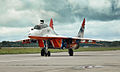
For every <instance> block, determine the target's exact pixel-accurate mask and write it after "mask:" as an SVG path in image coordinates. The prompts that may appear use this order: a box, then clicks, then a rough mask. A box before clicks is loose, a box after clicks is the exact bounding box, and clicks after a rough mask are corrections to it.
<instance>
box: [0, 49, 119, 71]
mask: <svg viewBox="0 0 120 72" xmlns="http://www.w3.org/2000/svg"><path fill="white" fill-rule="evenodd" d="M0 72H120V50H117V51H87V52H74V56H68V53H67V52H60V53H52V56H51V57H41V56H40V54H12V55H0Z"/></svg>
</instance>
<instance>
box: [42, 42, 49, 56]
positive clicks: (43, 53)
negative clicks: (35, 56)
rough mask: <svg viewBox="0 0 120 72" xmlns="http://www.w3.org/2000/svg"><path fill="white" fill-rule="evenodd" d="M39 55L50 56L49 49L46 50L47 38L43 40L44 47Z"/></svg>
mask: <svg viewBox="0 0 120 72" xmlns="http://www.w3.org/2000/svg"><path fill="white" fill-rule="evenodd" d="M41 56H51V53H50V51H48V45H47V40H46V41H45V48H43V49H42V50H41Z"/></svg>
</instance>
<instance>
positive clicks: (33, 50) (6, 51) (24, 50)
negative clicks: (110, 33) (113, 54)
mask: <svg viewBox="0 0 120 72" xmlns="http://www.w3.org/2000/svg"><path fill="white" fill-rule="evenodd" d="M109 50H120V47H101V48H79V49H76V50H74V51H75V52H80V51H109ZM40 51H41V48H9V47H8V48H1V49H0V54H30V53H40ZM49 51H51V52H52V53H53V52H67V51H68V50H67V49H64V50H62V49H49Z"/></svg>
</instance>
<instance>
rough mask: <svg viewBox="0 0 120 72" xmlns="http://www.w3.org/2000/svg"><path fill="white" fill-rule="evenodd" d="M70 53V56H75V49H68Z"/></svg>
mask: <svg viewBox="0 0 120 72" xmlns="http://www.w3.org/2000/svg"><path fill="white" fill-rule="evenodd" d="M68 53H69V56H73V49H72V48H69V49H68Z"/></svg>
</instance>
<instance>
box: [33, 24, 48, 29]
mask: <svg viewBox="0 0 120 72" xmlns="http://www.w3.org/2000/svg"><path fill="white" fill-rule="evenodd" d="M46 27H48V25H47V24H42V25H35V27H34V29H38V30H40V29H43V28H46Z"/></svg>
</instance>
